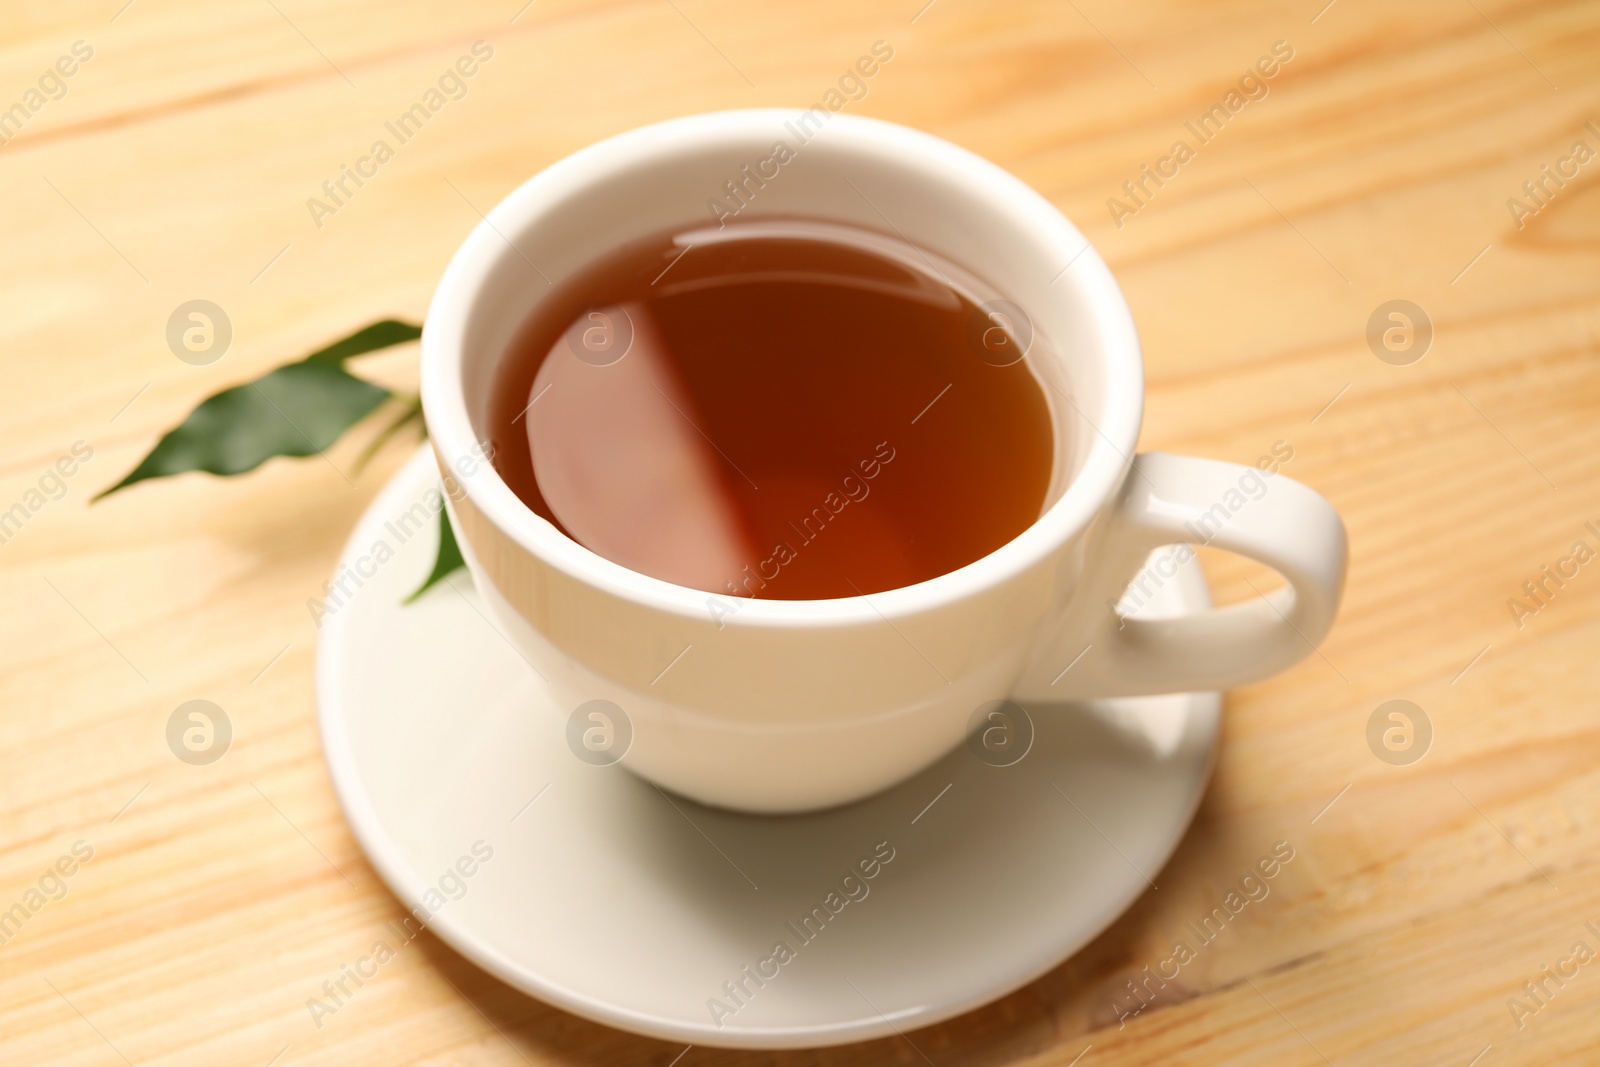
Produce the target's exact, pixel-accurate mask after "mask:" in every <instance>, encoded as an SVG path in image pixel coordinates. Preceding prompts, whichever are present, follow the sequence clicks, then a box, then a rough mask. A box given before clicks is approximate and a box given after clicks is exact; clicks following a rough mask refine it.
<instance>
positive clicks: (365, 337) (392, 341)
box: [306, 319, 422, 363]
mask: <svg viewBox="0 0 1600 1067" xmlns="http://www.w3.org/2000/svg"><path fill="white" fill-rule="evenodd" d="M421 336H422V327H421V326H413V325H411V323H409V322H401V321H400V320H398V319H384V320H382V321H381V322H375V323H373V324H372V325H371V326H363V327H362V328H361V329H359V330H357V331H356V332H355V333H353V334H351V335H350V336H349V337H346V338H345V339H344V340H342V341H335V342H334V343H333V344H331V345H329V346H328V347H327V348H324V349H320V350H318V351H316V352H313V353H311V355H309V356H307V357H306V358H307V359H308V360H310V359H314V360H317V361H318V362H321V363H343V362H344V361H345V360H347V359H349V358H350V357H351V356H359V355H361V354H362V353H364V352H373V351H376V350H377V349H380V348H388V347H389V346H390V345H400V344H405V343H406V342H407V341H415V340H416V339H417V338H419V337H421Z"/></svg>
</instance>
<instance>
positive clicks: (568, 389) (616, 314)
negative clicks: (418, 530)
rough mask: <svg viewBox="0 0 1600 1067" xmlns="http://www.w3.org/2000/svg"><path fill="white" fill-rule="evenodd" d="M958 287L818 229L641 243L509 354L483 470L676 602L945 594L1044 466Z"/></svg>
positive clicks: (1034, 396)
mask: <svg viewBox="0 0 1600 1067" xmlns="http://www.w3.org/2000/svg"><path fill="white" fill-rule="evenodd" d="M970 280H971V279H970V276H967V275H963V274H961V273H960V272H959V271H958V269H957V268H955V267H954V266H953V265H950V264H948V263H944V262H942V261H938V260H935V259H932V258H930V257H929V256H927V255H926V254H925V253H922V252H920V251H918V250H916V249H914V248H912V247H910V246H908V245H907V244H906V243H905V242H903V241H899V240H896V239H894V238H891V237H885V236H883V235H879V234H876V233H872V232H870V231H866V230H859V229H855V228H853V227H846V226H840V225H834V224H827V223H817V222H805V221H798V220H795V221H781V220H780V221H764V222H763V221H755V222H746V223H742V224H740V223H733V224H729V225H727V226H725V227H723V228H721V229H709V228H708V229H704V230H693V231H686V232H681V233H672V234H663V235H660V236H658V237H655V238H651V239H648V240H643V241H639V242H635V243H633V244H630V245H628V246H625V247H623V248H621V249H618V250H616V251H613V252H612V253H610V254H609V255H607V256H605V257H603V258H601V259H600V260H598V261H597V262H595V263H594V264H592V265H591V266H589V267H588V268H586V269H584V270H582V271H580V272H578V273H577V274H575V275H574V276H573V277H571V278H569V279H567V280H566V281H564V282H563V283H562V284H561V285H559V286H557V287H556V289H555V291H554V292H553V293H551V294H550V295H549V296H548V297H547V298H546V299H545V300H544V301H543V302H542V303H541V304H540V306H539V309H538V310H537V312H536V313H535V314H534V315H533V316H532V317H531V318H530V320H529V321H528V323H527V324H526V325H525V326H524V328H523V330H522V331H521V333H520V334H519V336H518V338H517V340H516V341H515V342H514V344H513V346H512V348H511V350H510V351H509V352H508V353H507V355H506V358H505V360H504V361H503V363H502V365H501V367H500V369H499V371H498V378H497V381H496V385H495V389H494V395H493V400H492V411H491V413H490V417H491V439H492V443H493V444H494V447H495V451H494V457H495V458H494V462H495V465H496V467H497V469H498V470H499V472H500V474H501V476H502V477H503V478H504V479H505V480H506V482H507V484H508V485H510V487H511V489H512V490H513V491H514V492H515V493H516V494H517V495H518V496H519V497H521V498H522V500H523V501H524V502H525V503H526V504H527V505H528V506H529V507H531V508H533V509H534V510H535V511H537V512H538V513H539V514H541V515H543V516H544V517H545V518H547V519H549V520H550V521H551V522H553V523H555V524H556V525H557V526H558V527H560V528H561V530H562V531H563V532H565V533H566V534H567V535H568V536H570V537H572V538H573V539H574V540H576V541H577V542H578V543H580V544H582V545H584V546H586V547H588V548H589V549H591V550H593V551H594V552H596V553H598V554H600V555H602V556H605V557H606V558H607V559H610V560H612V561H614V562H616V563H619V564H621V565H623V566H625V567H628V568H630V569H632V570H636V571H639V572H641V573H644V574H649V575H652V576H654V577H657V578H662V579H665V580H666V581H670V582H675V583H677V584H679V585H686V586H690V587H693V588H698V589H704V590H707V591H710V592H714V593H721V594H724V595H737V596H754V597H765V598H773V599H780V600H820V599H828V598H833V597H847V596H855V595H857V594H863V593H875V592H881V591H883V590H886V589H894V588H898V587H900V586H905V585H911V584H914V583H916V582H921V581H925V580H927V579H929V578H934V577H937V576H939V575H941V574H945V573H947V572H949V571H952V570H955V569H956V568H958V567H961V566H964V565H966V564H968V563H971V562H973V561H974V560H977V559H979V558H981V557H982V556H985V555H987V554H988V553H990V552H993V551H994V550H995V549H997V548H999V547H1000V546H1001V545H1004V544H1005V543H1006V542H1007V541H1010V540H1011V539H1012V538H1014V537H1016V536H1017V535H1018V534H1019V533H1021V532H1022V531H1023V530H1024V529H1026V528H1027V527H1028V526H1029V525H1031V524H1032V523H1033V521H1034V520H1035V519H1037V518H1038V517H1039V515H1040V513H1041V511H1042V509H1043V506H1044V501H1045V494H1046V492H1047V491H1048V488H1049V485H1050V480H1051V471H1052V467H1053V461H1054V432H1053V428H1052V423H1051V416H1050V408H1049V405H1048V404H1047V403H1046V397H1045V395H1044V392H1043V390H1042V388H1041V386H1040V384H1039V381H1038V380H1037V379H1036V378H1035V377H1034V375H1033V373H1032V372H1031V371H1030V370H1029V368H1028V363H1027V361H1026V360H1025V359H1022V358H1020V357H1021V354H1022V352H1024V351H1026V347H1025V346H1026V345H1027V344H1028V343H1031V341H1032V338H1031V328H1025V327H1024V326H1021V325H1016V324H1014V323H1013V322H1012V321H1010V319H1009V318H1008V317H1007V316H1006V315H1005V314H1003V313H994V314H991V313H990V311H991V308H992V305H990V304H984V305H983V306H982V308H980V306H979V304H978V303H976V302H975V299H974V298H975V297H978V296H979V295H980V293H981V290H979V289H978V288H976V287H975V286H974V285H970V284H967V283H968V282H969V281H970Z"/></svg>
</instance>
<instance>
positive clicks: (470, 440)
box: [421, 108, 1144, 627]
mask: <svg viewBox="0 0 1600 1067" xmlns="http://www.w3.org/2000/svg"><path fill="white" fill-rule="evenodd" d="M803 114H806V112H805V111H804V110H802V109H797V108H760V109H743V110H736V111H717V112H707V113H703V114H695V115H688V116H683V117H680V118H674V119H668V120H665V121H662V122H657V123H652V124H650V125H647V126H641V127H638V128H636V129H632V130H628V131H626V132H623V133H619V134H615V135H613V136H611V137H608V138H606V139H604V140H602V141H599V142H596V143H595V144H592V145H590V146H588V147H587V148H583V149H580V150H579V151H577V152H575V153H573V154H571V155H569V156H566V157H565V158H563V159H561V160H558V161H557V162H555V163H552V164H551V165H549V166H548V167H546V168H544V169H543V170H541V171H539V172H538V173H537V174H535V175H534V176H533V177H531V178H529V179H528V180H527V181H525V182H523V183H522V184H521V185H520V186H518V187H517V188H516V189H514V190H513V191H512V192H511V193H510V194H508V195H507V196H506V198H505V199H504V200H502V201H501V202H500V203H499V204H498V205H496V206H495V207H494V208H493V209H492V210H491V211H489V213H488V214H487V215H486V216H484V218H483V219H482V220H481V221H480V222H479V223H478V224H477V225H476V226H475V227H473V229H472V231H471V233H470V234H468V236H467V238H466V240H465V241H463V242H462V244H461V246H460V248H458V249H457V250H456V253H455V255H454V256H452V257H451V260H450V263H449V265H448V266H447V267H446V268H445V272H444V274H443V276H442V277H441V278H440V280H439V284H438V286H437V288H436V289H435V290H434V295H433V299H432V301H431V303H430V304H429V307H428V312H427V317H426V319H425V321H424V325H423V332H422V358H421V392H422V404H423V411H424V417H425V421H426V424H427V429H428V436H429V438H430V440H431V441H432V442H433V445H434V447H435V449H436V450H437V452H438V454H439V456H440V457H441V459H442V460H443V462H444V463H445V464H446V465H447V466H449V467H451V468H452V476H453V477H455V478H456V480H457V481H458V482H459V483H460V485H461V486H462V488H463V489H464V491H465V493H466V495H467V497H468V498H469V499H470V500H471V501H472V503H473V504H474V506H475V507H477V508H478V510H480V511H481V512H482V513H483V515H484V516H485V517H486V518H487V519H488V520H489V521H490V522H492V523H493V524H494V525H495V526H496V527H497V528H498V529H499V530H500V531H501V532H502V533H504V534H505V535H506V536H508V537H509V538H510V539H511V540H512V541H513V542H514V543H515V544H517V545H518V546H520V547H521V548H522V549H523V550H524V551H527V552H529V553H530V554H532V555H534V556H535V557H537V558H538V559H540V560H542V561H543V562H544V563H545V564H547V565H548V566H551V567H553V568H555V569H557V570H558V571H560V572H561V573H563V574H565V575H566V576H567V577H569V578H571V579H573V580H576V581H578V582H581V583H583V584H584V585H586V586H589V587H592V588H594V589H597V590H599V591H601V592H604V593H606V594H609V595H611V596H614V597H618V598H621V599H623V600H627V601H631V602H633V603H635V604H638V605H640V606H642V607H646V608H650V609H654V610H658V611H663V612H668V613H671V614H674V615H680V616H688V617H694V618H698V619H701V620H704V619H705V618H706V617H707V615H708V609H709V607H710V605H711V604H712V603H713V601H721V602H724V603H726V602H734V603H736V604H737V605H738V606H737V610H736V611H734V612H732V613H719V614H718V615H717V616H716V619H717V623H718V626H719V627H721V626H738V627H752V626H754V627H767V626H784V627H794V626H804V627H810V626H816V627H826V626H830V625H836V624H841V623H855V622H859V621H861V620H862V619H864V618H868V617H871V618H880V617H881V618H887V619H894V618H903V617H907V616H911V615H916V614H920V613H923V612H927V611H930V610H935V609H938V608H940V607H944V606H947V605H949V604H952V603H956V602H959V601H962V600H964V599H967V598H969V597H972V596H975V595H977V594H980V593H982V592H983V591H985V590H987V589H990V588H993V587H995V586H996V585H999V584H1001V583H1004V582H1006V581H1008V580H1010V579H1011V578H1014V577H1015V576H1016V575H1017V574H1019V573H1021V572H1024V571H1026V570H1028V569H1030V568H1033V567H1035V566H1037V565H1038V564H1040V563H1041V562H1042V561H1043V560H1044V559H1045V558H1046V557H1048V556H1049V555H1051V554H1052V553H1054V552H1057V551H1059V550H1060V549H1061V548H1062V546H1064V545H1066V544H1068V543H1070V542H1071V541H1072V540H1073V539H1074V538H1076V537H1077V536H1078V535H1079V534H1081V533H1082V532H1083V531H1084V530H1086V529H1087V528H1088V527H1089V525H1090V524H1091V523H1092V522H1093V520H1094V519H1095V517H1096V516H1097V515H1098V514H1099V513H1100V511H1101V510H1102V508H1103V507H1104V505H1105V504H1106V502H1107V501H1108V500H1109V499H1110V498H1111V496H1112V494H1113V493H1114V492H1115V491H1116V490H1117V488H1118V487H1119V486H1120V485H1121V483H1122V481H1123V479H1124V477H1125V476H1126V474H1127V470H1128V468H1129V466H1130V465H1131V463H1132V461H1133V454H1134V449H1135V446H1136V444H1137V441H1138V435H1139V425H1140V421H1141V417H1142V414H1143V403H1144V369H1143V359H1142V356H1141V352H1140V347H1139V339H1138V334H1137V331H1136V329H1135V327H1134V323H1133V315H1132V312H1131V311H1130V310H1129V308H1128V304H1127V301H1126V299H1125V298H1124V297H1123V294H1122V291H1121V289H1120V288H1119V287H1118V286H1117V283H1116V280H1115V279H1114V278H1113V277H1112V275H1111V270H1110V268H1109V267H1107V266H1106V263H1105V261H1104V260H1103V259H1102V258H1101V257H1100V255H1099V253H1098V252H1097V251H1096V250H1095V249H1094V247H1093V246H1092V245H1090V244H1089V242H1088V239H1087V238H1086V237H1084V236H1083V234H1082V233H1081V232H1080V231H1079V230H1078V229H1077V227H1075V226H1074V225H1073V224H1072V223H1071V222H1070V221H1068V219H1067V218H1066V216H1065V215H1063V214H1062V213H1061V212H1060V211H1059V210H1058V209H1057V208H1056V207H1055V205H1053V204H1051V203H1050V202H1049V201H1048V200H1046V199H1045V198H1044V197H1043V196H1041V195H1040V194H1039V193H1037V192H1036V191H1034V190H1033V189H1032V188H1031V187H1030V186H1028V185H1027V184H1026V183H1024V182H1023V181H1022V180H1021V179H1019V178H1017V177H1015V176H1014V175H1012V174H1011V173H1010V172H1008V171H1006V170H1004V169H1002V168H1001V167H999V166H998V165H996V164H994V163H991V162H990V161H988V160H986V159H984V158H982V157H981V156H978V155H977V154H975V153H973V152H971V151H969V150H967V149H965V148H961V147H959V146H957V145H955V144H952V143H950V142H948V141H945V140H943V139H942V138H939V137H935V136H934V135H932V134H928V133H923V132H921V131H919V130H914V129H911V128H909V127H906V126H901V125H899V124H897V123H892V122H887V121H884V120H882V119H874V118H867V117H863V116H855V115H845V114H833V115H831V116H830V117H829V120H828V126H827V133H826V136H827V137H828V138H829V140H830V141H831V142H833V143H834V144H835V145H844V146H845V147H852V146H854V147H857V148H859V149H861V150H863V151H870V152H871V153H873V154H883V153H885V152H887V153H891V154H893V155H895V156H896V157H897V158H898V159H900V160H901V161H902V162H904V161H911V162H913V163H914V164H915V165H917V166H919V167H920V168H922V169H925V170H929V171H938V172H939V174H940V176H941V178H942V179H943V180H946V181H950V180H955V181H956V182H957V183H958V184H960V185H962V186H963V187H964V188H965V191H966V192H967V193H968V194H969V195H972V196H975V197H978V198H981V199H982V200H984V201H986V202H988V203H989V204H990V205H992V206H993V207H994V209H995V212H996V214H997V215H1006V216H1011V217H1013V218H1014V219H1015V222H1016V225H1017V226H1018V227H1026V228H1027V230H1028V231H1031V232H1032V233H1033V234H1034V235H1035V236H1039V235H1043V236H1044V237H1045V238H1046V239H1047V240H1048V241H1049V242H1050V243H1051V244H1052V245H1054V246H1056V247H1058V248H1059V249H1060V250H1061V253H1062V255H1061V261H1062V262H1063V263H1066V264H1067V266H1066V267H1064V268H1063V270H1064V272H1065V276H1067V277H1071V278H1072V279H1073V282H1074V284H1075V285H1076V286H1077V287H1078V289H1079V290H1080V292H1082V294H1083V295H1084V297H1085V298H1086V299H1085V301H1084V303H1085V305H1086V306H1087V307H1089V308H1090V309H1091V311H1092V314H1093V315H1094V317H1095V319H1096V320H1097V321H1096V329H1097V332H1098V333H1099V334H1100V336H1101V338H1102V344H1103V345H1104V347H1105V354H1104V357H1103V365H1104V386H1103V396H1104V398H1105V401H1104V405H1103V407H1102V409H1101V410H1102V417H1101V419H1100V423H1099V425H1097V426H1093V427H1092V428H1093V429H1094V431H1095V433H1094V435H1093V438H1092V442H1093V443H1092V444H1091V446H1090V450H1089V454H1088V455H1087V456H1086V457H1085V459H1084V461H1083V464H1082V466H1081V468H1080V469H1079V471H1078V473H1077V475H1076V476H1075V477H1074V478H1073V479H1072V481H1071V483H1070V484H1069V485H1068V486H1067V488H1066V490H1065V492H1064V493H1063V494H1062V496H1061V498H1060V499H1059V500H1057V501H1056V502H1055V503H1054V504H1052V505H1051V506H1050V507H1049V508H1047V509H1046V510H1045V512H1044V514H1042V515H1040V516H1039V518H1037V519H1036V520H1034V522H1033V523H1032V524H1031V525H1030V526H1028V528H1027V529H1025V530H1024V531H1023V532H1022V533H1020V534H1018V535H1017V536H1016V537H1014V538H1013V539H1012V540H1010V541H1008V542H1006V543H1005V544H1004V545H1001V546H1000V547H999V548H997V549H995V550H994V551H993V552H990V553H989V554H988V555H985V556H982V557H980V558H978V559H976V560H974V561H972V562H971V563H968V564H966V565H965V566H962V567H958V568H957V569H955V570H952V571H947V572H945V573H944V574H941V575H938V576H936V577H934V578H929V579H927V580H925V581H921V582H917V583H915V584H913V585H907V586H900V587H898V588H895V589H889V590H884V591H882V592H874V593H870V594H864V595H859V596H850V597H839V598H834V599H829V600H776V599H759V598H751V597H743V596H734V595H731V594H726V593H714V592H708V591H707V590H704V589H696V588H692V587H689V586H683V585H677V584H675V583H672V582H668V581H665V580H663V579H660V578H654V577H651V576H649V575H646V574H642V573H640V572H638V571H634V570H631V569H629V568H627V567H624V566H622V565H621V564H618V563H614V562H612V561H611V560H609V559H606V558H605V557H603V556H601V555H599V554H597V553H595V552H593V551H591V550H590V549H588V548H585V547H584V546H583V545H581V544H579V543H578V542H576V541H574V540H572V539H571V538H570V537H568V536H566V535H565V534H563V533H562V532H561V531H560V530H558V529H557V528H556V527H555V526H554V525H553V524H552V523H550V522H549V521H547V520H546V519H544V518H543V517H542V516H540V515H538V514H537V513H536V512H534V511H533V509H531V508H529V507H528V506H527V505H526V504H524V503H523V502H522V500H521V498H519V497H518V496H517V495H516V494H515V493H514V492H513V491H512V490H511V488H510V486H508V485H507V484H506V483H505V481H504V480H503V479H502V478H501V477H500V474H499V472H498V471H497V470H495V468H494V466H493V464H492V463H484V462H477V463H475V464H474V463H472V462H471V459H470V458H471V457H473V456H475V455H478V454H479V453H476V452H475V450H477V449H479V447H480V442H479V439H478V437H477V435H476V434H475V433H474V431H473V427H472V418H471V413H470V411H469V409H468V406H467V400H466V392H465V388H464V384H463V375H462V368H463V360H464V350H465V339H466V336H467V333H468V327H469V325H470V322H471V315H472V313H473V311H474V304H475V301H474V296H475V290H476V287H477V286H478V284H479V282H480V281H481V279H482V278H484V277H485V276H486V275H487V274H488V273H489V271H490V270H491V269H492V268H493V267H494V266H495V264H496V263H497V262H498V261H499V259H500V258H501V257H502V256H504V255H505V254H506V252H505V247H506V244H507V239H506V238H505V237H503V236H502V235H503V234H506V233H518V232H520V231H521V230H523V228H524V227H525V225H526V224H527V223H528V222H529V221H530V220H532V219H534V218H537V217H538V216H540V215H541V214H544V213H545V212H548V211H550V210H551V209H553V208H555V207H557V206H558V205H559V204H560V202H561V201H562V200H563V199H564V198H565V197H566V196H568V195H570V194H571V193H572V192H574V191H576V190H578V189H581V188H583V187H584V186H585V185H587V184H589V183H591V182H593V181H594V180H596V179H597V178H599V177H601V176H603V175H606V174H610V173H615V172H617V171H620V170H623V169H627V168H630V167H635V166H637V165H638V163H639V161H640V159H641V158H642V157H649V156H652V155H666V154H669V153H674V152H680V151H682V150H683V149H684V148H685V147H687V146H689V145H692V144H696V143H699V144H712V143H716V142H717V141H719V140H721V139H726V138H728V137H730V136H733V135H739V134H747V133H749V132H751V131H752V130H757V129H759V131H760V132H761V133H762V134H766V133H767V132H769V131H770V130H771V128H772V125H773V124H776V123H781V122H783V121H784V120H791V121H792V120H795V119H797V117H798V116H800V115H803ZM1073 406H1074V408H1076V405H1073ZM1075 414H1076V417H1077V418H1082V419H1087V418H1088V416H1087V415H1084V414H1083V412H1082V411H1081V410H1077V411H1076V412H1075ZM1091 425H1092V424H1091Z"/></svg>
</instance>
